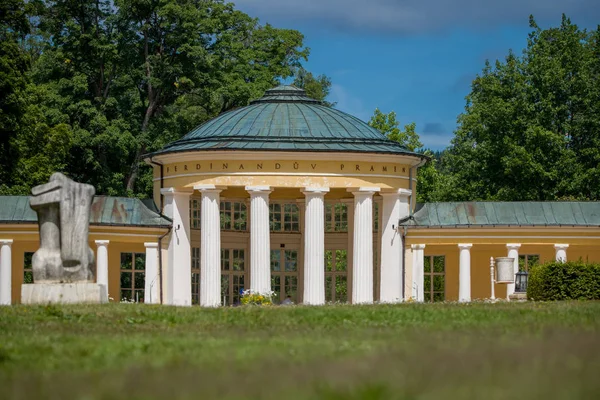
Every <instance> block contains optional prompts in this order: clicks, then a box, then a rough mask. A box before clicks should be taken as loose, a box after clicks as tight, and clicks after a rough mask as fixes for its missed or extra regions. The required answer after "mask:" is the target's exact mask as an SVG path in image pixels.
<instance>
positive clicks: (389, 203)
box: [379, 189, 412, 303]
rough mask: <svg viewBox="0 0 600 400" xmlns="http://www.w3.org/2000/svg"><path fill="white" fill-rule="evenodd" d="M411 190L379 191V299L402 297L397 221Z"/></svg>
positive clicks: (400, 241) (406, 211)
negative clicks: (380, 209)
mask: <svg viewBox="0 0 600 400" xmlns="http://www.w3.org/2000/svg"><path fill="white" fill-rule="evenodd" d="M411 193H412V192H411V191H410V190H406V189H399V190H397V191H395V192H393V193H385V192H380V193H379V194H380V195H381V197H383V204H382V211H381V217H382V218H381V225H382V226H381V229H382V233H381V257H380V258H381V263H380V271H381V278H380V279H381V280H380V285H379V286H380V292H379V300H380V301H381V302H382V303H396V302H400V301H402V286H403V285H404V259H403V258H402V248H403V246H404V244H403V237H402V233H401V232H400V231H399V229H398V221H399V220H400V219H402V218H405V217H408V215H409V211H410V207H409V204H408V201H409V198H410V195H411Z"/></svg>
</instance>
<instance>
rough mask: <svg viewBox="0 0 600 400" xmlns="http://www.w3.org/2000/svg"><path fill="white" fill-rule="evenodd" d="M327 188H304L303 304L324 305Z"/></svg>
mask: <svg viewBox="0 0 600 400" xmlns="http://www.w3.org/2000/svg"><path fill="white" fill-rule="evenodd" d="M327 192H329V189H328V188H305V189H304V191H303V192H302V193H304V196H305V210H304V296H303V303H304V304H313V305H319V304H324V303H325V193H327Z"/></svg>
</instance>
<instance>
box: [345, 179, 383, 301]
mask: <svg viewBox="0 0 600 400" xmlns="http://www.w3.org/2000/svg"><path fill="white" fill-rule="evenodd" d="M379 190H380V188H375V187H364V188H359V189H358V190H356V191H352V194H354V245H353V254H352V260H353V262H352V266H353V268H354V271H353V277H352V303H353V304H359V303H372V302H373V194H374V193H375V192H378V191H379Z"/></svg>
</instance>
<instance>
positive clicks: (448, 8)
mask: <svg viewBox="0 0 600 400" xmlns="http://www.w3.org/2000/svg"><path fill="white" fill-rule="evenodd" d="M234 2H235V3H236V4H237V6H238V7H239V8H240V9H242V10H244V11H246V12H248V13H250V14H251V15H252V16H257V17H259V18H261V20H262V21H263V22H272V23H278V24H279V22H280V21H281V22H286V23H298V22H309V23H318V24H319V25H320V26H322V27H323V26H330V27H332V28H336V29H341V30H351V31H354V30H358V31H376V32H390V33H400V34H403V33H404V34H406V33H422V32H432V31H440V30H444V29H446V28H449V27H456V26H459V27H476V28H482V27H492V26H494V25H498V24H500V23H518V24H519V25H523V24H527V18H528V16H529V14H533V15H534V16H535V17H536V19H537V20H539V21H545V20H550V21H551V22H552V23H553V24H554V25H556V24H557V23H559V22H560V15H561V14H562V13H566V14H567V15H568V16H570V17H571V18H573V20H574V21H575V22H577V23H581V24H586V23H588V24H592V27H593V28H595V25H593V24H597V21H598V19H599V18H600V6H598V0H504V1H489V0H488V1H484V0H454V1H451V0H301V1H298V0H237V1H236V0H234Z"/></svg>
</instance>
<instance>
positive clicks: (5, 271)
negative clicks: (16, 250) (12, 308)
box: [0, 239, 13, 306]
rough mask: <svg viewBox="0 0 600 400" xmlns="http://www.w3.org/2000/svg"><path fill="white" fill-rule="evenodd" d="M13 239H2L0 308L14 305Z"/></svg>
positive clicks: (0, 242) (0, 252)
mask: <svg viewBox="0 0 600 400" xmlns="http://www.w3.org/2000/svg"><path fill="white" fill-rule="evenodd" d="M12 243H13V241H12V239H0V306H5V305H10V304H11V303H12V285H11V279H12V248H11V246H12Z"/></svg>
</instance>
